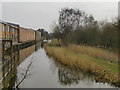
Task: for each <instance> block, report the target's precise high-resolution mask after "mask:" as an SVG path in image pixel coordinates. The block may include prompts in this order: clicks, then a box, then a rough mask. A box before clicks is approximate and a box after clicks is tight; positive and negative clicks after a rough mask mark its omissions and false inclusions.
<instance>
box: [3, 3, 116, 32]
mask: <svg viewBox="0 0 120 90" xmlns="http://www.w3.org/2000/svg"><path fill="white" fill-rule="evenodd" d="M64 7H71V8H77V9H80V10H82V11H85V12H86V13H88V14H92V15H93V16H94V17H95V19H96V20H104V19H106V18H107V19H108V20H111V18H114V17H116V16H118V3H117V2H75V3H73V2H63V3H62V2H59V3H58V2H45V3H43V2H16V3H15V2H3V3H2V19H3V20H5V21H9V22H13V23H17V24H20V25H21V26H23V27H30V28H33V29H38V28H44V29H46V30H48V31H50V26H51V25H52V23H53V22H54V21H55V22H57V19H58V16H59V11H60V9H61V8H64Z"/></svg>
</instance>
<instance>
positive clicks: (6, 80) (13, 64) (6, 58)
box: [0, 43, 40, 89]
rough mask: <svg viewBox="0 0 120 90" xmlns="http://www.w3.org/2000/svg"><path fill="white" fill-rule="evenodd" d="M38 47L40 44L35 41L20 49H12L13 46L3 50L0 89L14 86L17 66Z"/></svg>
mask: <svg viewBox="0 0 120 90" xmlns="http://www.w3.org/2000/svg"><path fill="white" fill-rule="evenodd" d="M39 47H40V44H38V43H37V44H35V45H32V46H29V47H27V48H24V49H21V50H16V51H14V50H13V48H10V49H9V50H3V53H2V55H1V56H2V60H1V64H0V89H1V88H9V87H10V88H11V87H14V86H15V81H16V79H17V66H19V65H20V64H21V63H22V62H23V60H25V58H27V57H28V56H29V55H31V54H32V53H33V52H34V51H36V50H37V49H39ZM1 51H2V50H1ZM13 51H14V52H13ZM9 52H10V53H9Z"/></svg>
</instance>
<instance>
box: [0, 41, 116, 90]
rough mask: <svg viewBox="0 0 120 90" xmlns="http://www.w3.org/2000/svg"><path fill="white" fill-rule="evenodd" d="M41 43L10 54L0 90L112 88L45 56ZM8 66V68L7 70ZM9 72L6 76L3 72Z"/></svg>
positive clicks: (7, 56) (7, 55)
mask: <svg viewBox="0 0 120 90" xmlns="http://www.w3.org/2000/svg"><path fill="white" fill-rule="evenodd" d="M42 46H43V45H41V43H37V44H35V45H32V46H29V47H26V48H23V49H21V50H17V51H14V52H13V54H12V56H14V58H13V57H12V56H11V55H9V54H10V53H9V54H6V55H5V59H10V58H11V57H12V58H13V59H12V60H11V61H10V62H9V63H11V64H10V65H8V64H7V66H6V68H7V69H5V67H3V69H2V70H3V73H2V74H3V75H2V77H3V78H2V79H1V84H0V87H1V88H6V87H8V86H9V87H16V86H17V85H18V84H19V86H18V87H19V88H113V87H114V86H111V85H109V84H107V83H102V82H95V80H94V79H93V77H92V76H91V75H89V74H86V73H83V72H82V71H80V70H76V69H74V68H70V67H69V66H65V65H63V64H61V63H60V62H57V61H56V60H54V59H53V58H52V57H49V56H48V55H47V54H46V51H45V49H44V48H43V47H42ZM8 66H9V68H10V67H11V69H9V68H8ZM7 71H9V72H8V73H6V72H7Z"/></svg>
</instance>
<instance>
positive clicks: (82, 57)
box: [45, 45, 120, 86]
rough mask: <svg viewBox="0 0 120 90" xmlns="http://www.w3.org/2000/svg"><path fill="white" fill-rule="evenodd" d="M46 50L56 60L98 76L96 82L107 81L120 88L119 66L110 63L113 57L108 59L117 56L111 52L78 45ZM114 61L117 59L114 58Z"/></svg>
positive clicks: (54, 47) (47, 47)
mask: <svg viewBox="0 0 120 90" xmlns="http://www.w3.org/2000/svg"><path fill="white" fill-rule="evenodd" d="M45 50H46V52H47V53H48V54H49V55H51V56H53V57H54V58H55V59H56V60H58V61H60V62H61V63H63V64H65V65H69V66H70V67H77V68H80V69H82V70H83V71H85V72H89V73H91V74H94V75H95V76H97V78H96V80H99V81H103V82H104V81H106V82H108V83H111V84H114V85H116V86H120V79H119V78H118V64H117V63H116V62H112V63H110V62H109V58H110V59H111V60H112V57H109V58H108V55H109V54H110V55H115V54H113V53H111V52H110V53H109V52H107V51H104V50H100V49H97V48H92V47H84V46H77V45H69V46H68V47H58V46H52V47H51V46H49V45H45ZM84 50H86V51H84ZM94 50H95V51H94ZM97 50H98V51H97ZM90 51H91V53H92V54H91V53H90ZM104 53H105V55H104ZM99 55H100V56H99ZM98 57H99V58H98ZM101 58H102V59H101ZM103 58H104V59H103ZM114 59H116V58H115V57H114ZM113 61H114V60H113Z"/></svg>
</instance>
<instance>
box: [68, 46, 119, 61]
mask: <svg viewBox="0 0 120 90" xmlns="http://www.w3.org/2000/svg"><path fill="white" fill-rule="evenodd" d="M67 48H68V49H70V50H72V51H73V52H77V53H81V54H86V55H88V56H92V57H96V58H101V59H106V60H109V61H113V62H118V54H117V53H113V52H109V51H107V50H103V49H100V48H95V47H89V46H79V45H73V44H71V45H69V46H68V47H67Z"/></svg>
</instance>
